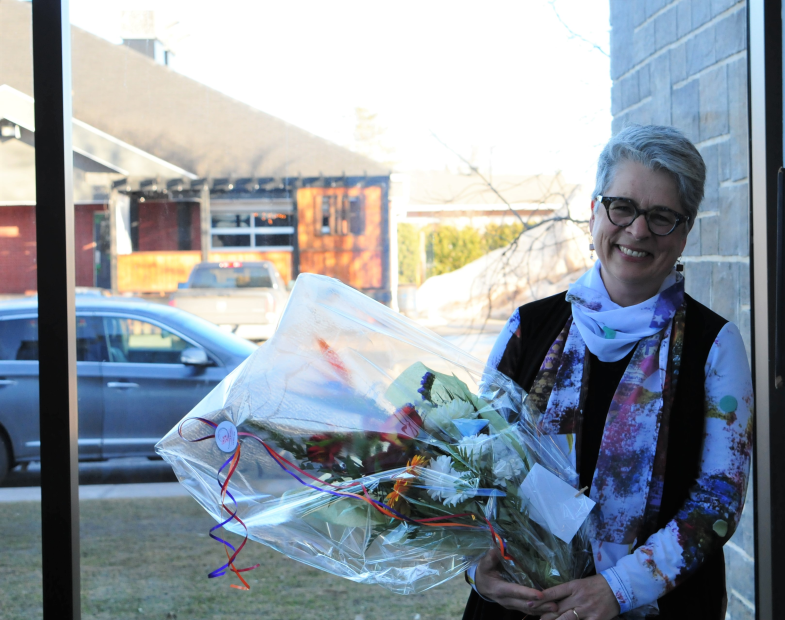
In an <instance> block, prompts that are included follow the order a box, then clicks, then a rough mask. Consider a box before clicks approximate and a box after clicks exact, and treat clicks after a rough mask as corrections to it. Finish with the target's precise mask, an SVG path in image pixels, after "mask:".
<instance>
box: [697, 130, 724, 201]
mask: <svg viewBox="0 0 785 620" xmlns="http://www.w3.org/2000/svg"><path fill="white" fill-rule="evenodd" d="M698 150H699V151H700V154H701V155H702V156H703V161H704V162H706V184H705V186H704V195H703V202H702V203H701V206H700V210H701V211H703V212H706V211H717V210H718V209H719V206H720V205H719V202H720V179H719V176H720V175H719V168H720V165H719V158H720V155H719V145H717V144H712V145H710V146H704V147H701V148H700V149H698Z"/></svg>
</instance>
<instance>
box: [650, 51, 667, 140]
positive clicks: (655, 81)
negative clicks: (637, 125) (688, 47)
mask: <svg viewBox="0 0 785 620" xmlns="http://www.w3.org/2000/svg"><path fill="white" fill-rule="evenodd" d="M649 64H650V65H651V68H650V69H649V83H650V85H651V93H652V101H651V122H652V123H654V124H656V125H670V124H671V76H670V55H669V54H661V55H660V56H657V57H656V58H654V59H653V60H652V61H651V63H649Z"/></svg>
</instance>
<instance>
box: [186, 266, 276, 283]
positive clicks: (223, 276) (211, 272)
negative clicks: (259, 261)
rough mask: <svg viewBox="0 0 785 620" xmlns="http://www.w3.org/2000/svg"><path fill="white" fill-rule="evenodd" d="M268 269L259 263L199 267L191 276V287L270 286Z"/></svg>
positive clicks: (270, 280)
mask: <svg viewBox="0 0 785 620" xmlns="http://www.w3.org/2000/svg"><path fill="white" fill-rule="evenodd" d="M272 286H273V282H272V279H271V277H270V271H269V270H268V269H267V267H264V266H261V265H258V266H257V265H254V266H242V267H233V266H228V267H200V268H198V269H197V270H196V271H195V272H194V274H193V276H192V277H191V283H190V287H191V288H272Z"/></svg>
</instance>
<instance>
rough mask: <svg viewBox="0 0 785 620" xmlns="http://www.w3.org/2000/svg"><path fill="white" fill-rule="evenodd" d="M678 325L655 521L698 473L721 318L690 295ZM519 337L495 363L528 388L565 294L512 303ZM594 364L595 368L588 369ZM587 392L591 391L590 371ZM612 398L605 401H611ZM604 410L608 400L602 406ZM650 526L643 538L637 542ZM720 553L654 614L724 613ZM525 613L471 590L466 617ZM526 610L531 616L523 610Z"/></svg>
mask: <svg viewBox="0 0 785 620" xmlns="http://www.w3.org/2000/svg"><path fill="white" fill-rule="evenodd" d="M685 297H686V300H687V316H686V321H685V329H684V349H683V352H682V361H681V368H680V372H679V378H678V382H677V384H676V393H675V395H674V400H673V408H672V410H671V414H670V430H669V435H668V452H667V461H666V469H665V487H664V489H663V496H662V506H661V508H660V514H659V517H658V520H657V527H658V528H662V527H664V526H665V525H666V524H667V523H668V522H669V521H670V520H672V519H673V518H674V517H675V516H676V513H677V512H678V511H679V509H680V508H681V506H682V504H683V503H684V502H685V501H686V500H687V498H688V496H689V489H690V487H691V486H692V485H693V484H695V481H696V480H697V477H698V472H699V468H700V459H701V449H702V445H703V428H704V415H705V412H704V400H705V398H704V381H705V376H704V366H705V364H706V359H707V358H708V355H709V351H710V349H711V347H712V345H713V344H714V340H715V338H716V337H717V334H718V333H719V332H720V330H721V329H722V327H723V326H724V325H725V324H726V323H727V321H726V320H725V319H723V318H722V317H721V316H719V315H718V314H716V313H714V312H712V311H711V310H709V309H708V308H707V307H706V306H704V305H702V304H700V303H698V302H697V301H695V300H694V299H692V298H691V297H690V296H689V295H686V296H685ZM518 312H519V314H520V319H521V321H520V328H519V334H520V337H519V338H516V337H512V338H511V339H510V341H509V343H508V345H507V349H506V350H505V352H504V355H503V356H502V359H501V362H500V363H499V371H501V372H503V373H504V374H506V375H507V376H509V377H511V378H512V379H514V380H515V381H516V382H517V383H518V384H519V385H520V386H521V387H522V388H523V389H524V390H527V391H528V390H529V389H530V388H531V386H532V383H533V382H534V378H535V376H536V375H537V372H538V371H539V369H540V366H541V364H542V361H543V359H544V358H545V355H546V353H547V352H548V349H549V348H550V346H551V344H553V341H554V340H556V337H557V336H558V335H559V332H560V331H561V330H562V328H563V327H564V325H565V324H566V322H567V319H568V318H569V316H570V312H571V307H570V304H569V303H568V302H567V301H566V300H565V293H559V294H558V295H554V296H552V297H547V298H545V299H541V300H539V301H535V302H532V303H530V304H526V305H525V306H521V307H520V308H519V309H518ZM592 370H594V369H592ZM591 372H592V371H591V370H590V375H589V376H590V382H589V391H591V390H592V381H591V377H592V376H594V375H593V374H591ZM609 404H610V403H608V405H609ZM605 408H606V410H607V406H606V407H605ZM581 449H582V450H587V449H588V450H594V451H597V452H598V451H599V443H597V444H596V445H593V446H587V445H585V443H584V444H582V446H581ZM651 533H653V532H647V533H646V534H645V535H644V536H642V537H641V539H640V541H639V542H640V543H643V542H645V538H646V537H647V536H648V535H650V534H651ZM725 604H726V595H725V558H724V556H723V553H722V550H721V549H720V550H719V551H718V552H717V553H715V554H713V555H711V556H710V557H708V558H707V559H706V560H705V561H704V562H703V564H702V565H701V566H700V568H699V569H698V570H697V571H696V572H695V573H694V574H693V575H692V576H690V577H689V578H688V579H687V580H686V581H685V582H684V583H682V584H681V585H680V586H679V587H677V588H676V589H674V590H672V591H671V592H669V593H668V594H666V595H665V596H663V597H662V598H660V599H659V601H658V605H659V607H660V615H659V616H658V618H659V620H682V619H684V620H688V619H689V620H694V619H696V618H706V619H710V620H723V619H724V618H725ZM523 616H524V614H522V613H521V612H513V611H508V610H506V609H504V608H503V607H501V606H500V605H496V604H495V603H488V602H486V601H484V600H483V599H482V598H480V597H479V596H478V595H477V594H476V593H475V592H474V591H472V593H471V595H470V597H469V601H468V603H467V605H466V610H465V611H464V615H463V619H464V620H520V619H521V618H522V617H523ZM529 617H531V616H529Z"/></svg>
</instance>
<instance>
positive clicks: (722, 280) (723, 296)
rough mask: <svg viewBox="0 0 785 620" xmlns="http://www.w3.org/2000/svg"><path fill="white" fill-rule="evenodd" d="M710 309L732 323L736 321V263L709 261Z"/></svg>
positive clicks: (737, 302)
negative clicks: (710, 266)
mask: <svg viewBox="0 0 785 620" xmlns="http://www.w3.org/2000/svg"><path fill="white" fill-rule="evenodd" d="M711 265H712V269H711V306H710V307H711V309H712V310H714V312H716V313H717V314H719V315H720V316H722V317H725V318H726V319H728V320H729V321H733V322H734V323H736V322H738V318H739V317H738V314H739V305H740V304H739V296H738V294H737V293H736V291H738V290H739V269H738V263H711Z"/></svg>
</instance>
